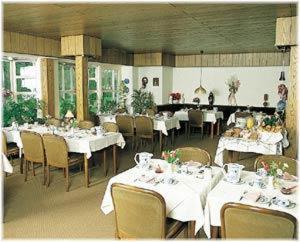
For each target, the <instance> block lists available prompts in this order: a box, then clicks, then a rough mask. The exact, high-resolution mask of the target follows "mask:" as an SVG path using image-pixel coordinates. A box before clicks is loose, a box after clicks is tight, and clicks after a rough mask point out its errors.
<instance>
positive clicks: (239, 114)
mask: <svg viewBox="0 0 300 242" xmlns="http://www.w3.org/2000/svg"><path fill="white" fill-rule="evenodd" d="M251 116H252V114H251V113H249V112H235V118H248V117H251Z"/></svg>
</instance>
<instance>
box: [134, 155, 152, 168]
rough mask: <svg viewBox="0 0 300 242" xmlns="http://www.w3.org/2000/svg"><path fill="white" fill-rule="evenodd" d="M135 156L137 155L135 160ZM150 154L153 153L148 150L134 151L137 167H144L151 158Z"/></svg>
mask: <svg viewBox="0 0 300 242" xmlns="http://www.w3.org/2000/svg"><path fill="white" fill-rule="evenodd" d="M137 156H138V157H139V159H138V160H137ZM152 156H153V154H151V153H148V152H141V153H136V154H135V156H134V161H135V163H136V164H137V165H138V166H139V167H145V166H146V165H147V164H148V163H149V161H150V160H151V157H152Z"/></svg>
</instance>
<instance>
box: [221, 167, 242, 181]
mask: <svg viewBox="0 0 300 242" xmlns="http://www.w3.org/2000/svg"><path fill="white" fill-rule="evenodd" d="M226 166H227V172H226V170H225V167H226ZM243 169H244V166H243V165H240V164H237V163H228V164H225V165H223V174H224V176H225V179H226V181H228V182H231V183H238V182H239V181H240V179H241V174H242V170H243Z"/></svg>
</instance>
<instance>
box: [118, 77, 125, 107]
mask: <svg viewBox="0 0 300 242" xmlns="http://www.w3.org/2000/svg"><path fill="white" fill-rule="evenodd" d="M125 88H126V85H125V83H124V81H121V82H120V85H119V89H118V94H119V103H118V106H119V108H125V103H126V93H125Z"/></svg>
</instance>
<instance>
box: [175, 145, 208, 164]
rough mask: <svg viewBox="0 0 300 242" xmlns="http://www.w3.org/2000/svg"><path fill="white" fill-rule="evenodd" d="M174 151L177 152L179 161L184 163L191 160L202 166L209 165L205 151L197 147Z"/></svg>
mask: <svg viewBox="0 0 300 242" xmlns="http://www.w3.org/2000/svg"><path fill="white" fill-rule="evenodd" d="M176 150H177V151H179V161H182V162H186V161H190V160H192V161H195V162H199V163H201V164H203V165H209V166H210V165H211V157H210V154H209V153H208V152H207V151H206V150H203V149H200V148H197V147H183V148H177V149H176Z"/></svg>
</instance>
